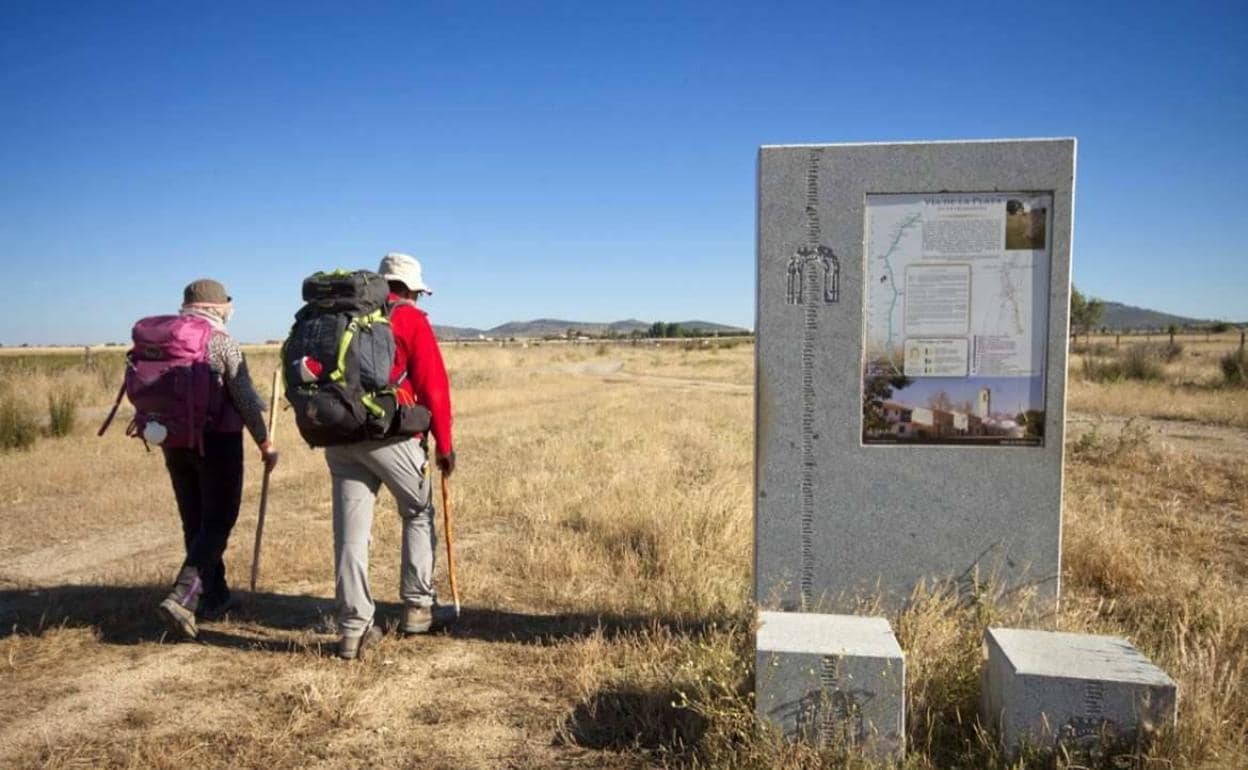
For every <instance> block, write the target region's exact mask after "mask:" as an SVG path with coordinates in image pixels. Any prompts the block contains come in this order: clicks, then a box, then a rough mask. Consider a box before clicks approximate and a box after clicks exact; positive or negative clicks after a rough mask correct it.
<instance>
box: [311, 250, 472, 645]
mask: <svg viewBox="0 0 1248 770" xmlns="http://www.w3.org/2000/svg"><path fill="white" fill-rule="evenodd" d="M377 272H378V273H380V274H381V276H382V278H384V279H385V280H386V282H388V284H389V289H390V293H389V296H388V299H387V304H388V306H389V307H390V313H389V317H390V327H391V330H392V331H393V335H394V343H395V356H394V363H393V367H392V371H391V376H390V382H391V383H397V388H398V390H397V396H398V400H399V403H400V404H419V405H422V406H424V407H425V408H426V409H428V421H429V423H428V424H429V430H428V432H429V433H432V434H433V438H434V440H435V441H436V442H437V450H438V451H437V458H436V463H437V466H438V469H439V470H440V471H441V472H442V473H443V474H445V475H447V476H449V475H450V474H451V473H452V472H453V471H454V470H455V452H454V449H453V448H452V445H451V396H450V383H449V381H448V379H447V376H446V367H445V366H444V365H443V363H442V353H441V351H440V350H439V349H438V341H437V339H436V338H435V337H434V333H433V327H432V326H430V325H429V319H428V318H427V317H426V315H425V312H424V311H423V310H420V309H419V308H417V306H416V303H417V301H418V300H419V299H420V297H421V295H423V294H432V293H433V292H432V291H430V289H429V287H428V286H427V285H425V282H424V280H423V279H422V277H421V267H420V263H419V262H417V261H416V260H415V259H414V258H412V257H410V256H408V255H407V254H398V253H390V254H387V255H386V256H385V257H384V258H382V260H381V266H380V267H379V268H378V270H377ZM421 411H422V412H423V410H421ZM426 453H427V443H426V441H425V436H424V434H423V433H420V434H417V435H415V436H397V437H390V438H380V439H365V440H362V441H357V442H355V443H347V444H336V445H333V446H327V447H326V448H325V461H326V463H327V464H328V465H329V472H330V476H331V477H332V479H333V516H334V573H335V579H334V595H335V599H336V600H337V606H338V612H337V614H338V628H339V632H340V633H341V638H340V639H339V642H338V654H339V656H340V657H343V658H348V659H351V658H355V657H356V656H357V655H359V654H360V652H361V650H362V649H363V648H364V647H365V646H366V645H368V644H371V643H372V642H374V641H376V640H377V639H379V638H380V637H381V631H380V629H378V628H376V627H375V626H374V625H373V611H374V604H373V597H372V594H371V593H370V591H369V587H368V545H369V533H370V531H371V530H372V523H373V504H374V502H375V500H376V497H377V491H378V489H379V488H380V486H381V485H382V484H385V485H386V487H387V488H388V489H389V490H390V492H391V494H393V495H394V497H395V501H396V502H397V503H398V508H399V517H400V518H401V519H402V522H403V545H402V553H401V554H400V559H401V569H400V582H399V596H400V598H401V599H402V600H403V617H402V622H401V623H400V626H399V627H400V629H401V630H402V631H403V632H405V633H409V634H420V633H425V632H427V631H428V630H429V629H430V627H431V626H432V624H433V607H434V603H435V596H434V588H433V565H434V548H435V546H436V533H435V531H434V510H433V494H432V485H431V483H430V477H431V474H430V473H429V465H428V458H427V454H426Z"/></svg>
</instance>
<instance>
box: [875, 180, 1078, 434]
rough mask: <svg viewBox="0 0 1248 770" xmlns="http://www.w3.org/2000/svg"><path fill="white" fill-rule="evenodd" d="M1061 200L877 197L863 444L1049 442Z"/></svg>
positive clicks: (965, 195) (977, 195) (999, 195)
mask: <svg viewBox="0 0 1248 770" xmlns="http://www.w3.org/2000/svg"><path fill="white" fill-rule="evenodd" d="M1052 208H1053V206H1052V196H1051V195H1048V194H1037V193H1021V192H1020V193H996V192H993V193H956V194H948V193H945V194H914V195H868V196H867V198H866V231H865V232H866V243H865V246H866V261H867V269H866V275H867V285H866V339H865V342H866V346H865V352H866V355H865V361H864V366H863V398H862V406H863V415H862V440H863V443H866V444H981V445H1017V446H1042V445H1043V444H1044V402H1045V392H1044V390H1045V389H1044V367H1045V349H1046V346H1047V342H1048V300H1049V261H1050V259H1049V254H1050V244H1049V243H1048V238H1047V234H1048V232H1049V230H1050V229H1051V226H1050V216H1051V211H1052Z"/></svg>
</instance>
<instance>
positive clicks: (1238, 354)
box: [1218, 350, 1248, 388]
mask: <svg viewBox="0 0 1248 770" xmlns="http://www.w3.org/2000/svg"><path fill="white" fill-rule="evenodd" d="M1218 365H1219V366H1221V367H1222V378H1223V380H1225V382H1226V384H1227V385H1231V386H1233V387H1239V388H1242V387H1245V386H1248V355H1246V354H1245V353H1244V351H1242V350H1237V351H1235V352H1234V353H1227V354H1226V355H1224V356H1222V359H1221V360H1220V361H1218Z"/></svg>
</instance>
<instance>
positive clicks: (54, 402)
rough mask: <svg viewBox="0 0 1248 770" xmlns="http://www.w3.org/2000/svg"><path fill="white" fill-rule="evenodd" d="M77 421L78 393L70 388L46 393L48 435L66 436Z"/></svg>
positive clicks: (72, 429)
mask: <svg viewBox="0 0 1248 770" xmlns="http://www.w3.org/2000/svg"><path fill="white" fill-rule="evenodd" d="M77 421H78V393H77V392H76V391H72V390H66V391H61V392H59V393H49V394H48V435H49V436H68V435H69V434H70V433H73V431H74V424H75V423H76V422H77Z"/></svg>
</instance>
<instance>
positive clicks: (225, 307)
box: [157, 278, 277, 639]
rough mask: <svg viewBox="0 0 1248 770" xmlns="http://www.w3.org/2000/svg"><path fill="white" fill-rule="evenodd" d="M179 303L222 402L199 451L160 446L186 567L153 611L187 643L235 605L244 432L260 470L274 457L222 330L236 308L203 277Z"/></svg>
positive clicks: (238, 356) (241, 363)
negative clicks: (197, 329)
mask: <svg viewBox="0 0 1248 770" xmlns="http://www.w3.org/2000/svg"><path fill="white" fill-rule="evenodd" d="M182 300H183V301H182V308H181V311H180V313H181V314H182V315H186V316H196V317H199V318H202V319H204V320H206V321H207V322H208V323H209V324H210V325H211V327H212V335H211V336H210V337H209V338H208V364H209V366H210V367H211V369H212V377H213V381H214V389H215V391H216V393H217V394H218V395H219V396H220V401H219V403H218V404H217V405H216V406H215V410H214V411H213V412H212V413H211V414H209V415H208V422H207V426H206V427H205V428H204V430H203V434H202V436H203V440H202V443H201V444H200V446H198V447H178V448H169V447H165V446H162V447H161V449H162V451H163V452H164V456H165V468H167V469H168V471H169V478H170V480H171V481H172V482H173V494H174V497H175V498H176V499H177V503H178V514H179V515H180V516H181V517H182V536H183V540H184V542H185V545H186V560H185V561H184V562H183V564H182V568H181V569H180V570H178V575H177V578H176V580H175V582H174V587H173V591H172V592H171V593H170V594H169V596H168V597H166V598H165V600H164V601H162V602H161V603H160V607H159V611H160V614H161V617H162V618H163V619H164V620H165V621H166V623H167V624H168V625H169V627H170V629H172V630H174V631H176V632H177V633H180V634H182V635H183V636H186V637H187V638H192V639H193V638H194V637H195V636H196V635H197V633H198V628H197V627H196V625H195V619H196V616H198V617H200V618H202V619H206V620H215V619H218V618H220V617H222V616H223V615H224V614H225V612H226V611H227V610H229V609H230V607H231V606H233V599H232V597H231V595H230V589H229V586H228V584H227V583H226V580H225V564H224V562H223V561H222V556H223V555H224V554H225V548H226V545H227V544H228V542H229V539H230V531H231V530H232V529H233V528H234V523H235V522H236V521H237V520H238V508H239V504H240V503H241V501H242V493H243V432H242V431H243V427H244V426H246V428H247V430H248V432H249V433H251V437H252V438H253V439H254V440H255V442H256V444H257V445H258V446H259V447H260V459H261V461H262V462H263V463H264V465H265V467H266V468H270V469H271V468H272V467H273V466H275V465H277V450H276V449H275V448H274V447H273V443H272V442H271V441H270V440H269V436H268V428H267V426H266V425H265V423H264V411H265V408H264V401H263V400H262V399H261V397H260V395H259V394H258V393H256V389H255V386H254V385H252V382H251V376H250V374H248V372H247V360H246V358H244V356H243V351H242V350H241V349H240V348H239V346H238V343H237V342H236V341H235V340H234V338H233V337H232V336H230V333H229V332H228V331H226V327H225V325H226V323H228V322H229V320H230V316H231V315H232V314H233V312H234V304H233V301H232V299H231V298H230V296H229V295H228V294H227V293H226V291H225V287H224V286H222V285H221V284H220V283H218V282H217V281H214V280H212V279H210V278H202V279H200V280H197V281H194V282H192V283H191V284H190V285H189V286H187V287H186V289H185V290H184V291H183V292H182ZM209 401H210V402H212V401H213V399H209ZM157 443H159V441H157Z"/></svg>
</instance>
